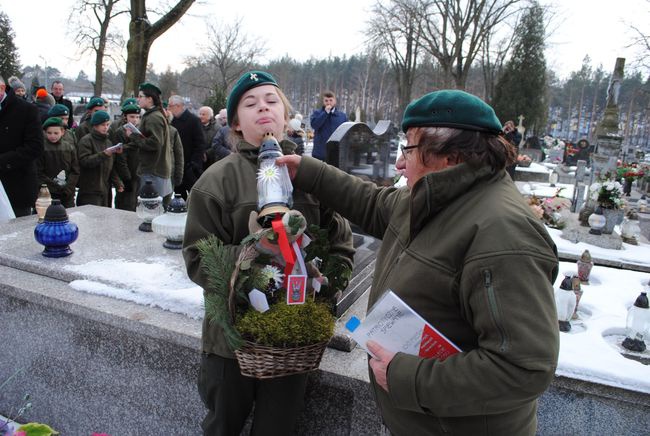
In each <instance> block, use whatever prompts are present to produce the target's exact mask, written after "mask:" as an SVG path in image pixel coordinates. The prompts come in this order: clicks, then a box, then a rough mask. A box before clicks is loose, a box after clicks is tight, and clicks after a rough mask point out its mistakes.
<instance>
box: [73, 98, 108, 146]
mask: <svg viewBox="0 0 650 436" xmlns="http://www.w3.org/2000/svg"><path fill="white" fill-rule="evenodd" d="M97 111H106V102H105V101H104V99H103V98H101V97H93V98H91V99H90V101H88V103H87V104H86V113H85V114H84V115H83V117H81V121H79V127H77V128H76V129H75V131H74V134H75V136H76V138H77V142H78V141H80V140H81V138H83V137H84V136H86V135H87V134H88V133H90V131H91V130H92V125H91V124H90V119H91V118H92V116H93V114H94V113H95V112H97Z"/></svg>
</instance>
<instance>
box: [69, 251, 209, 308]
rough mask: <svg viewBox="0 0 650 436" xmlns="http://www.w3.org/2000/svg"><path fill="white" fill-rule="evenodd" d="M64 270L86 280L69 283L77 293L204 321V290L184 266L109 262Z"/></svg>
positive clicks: (156, 261)
mask: <svg viewBox="0 0 650 436" xmlns="http://www.w3.org/2000/svg"><path fill="white" fill-rule="evenodd" d="M64 268H65V269H67V270H69V271H74V272H77V273H79V274H83V275H84V276H85V277H86V278H87V280H74V281H72V282H70V286H71V287H72V288H74V289H76V290H79V291H84V292H88V293H91V294H98V295H105V296H108V297H114V298H119V299H121V300H127V301H133V302H134V303H137V304H142V305H145V306H155V307H160V308H161V309H165V310H169V311H171V312H177V313H183V314H186V315H188V316H190V317H192V318H195V319H200V318H203V290H202V289H201V288H200V287H199V286H196V285H195V284H194V283H193V282H192V281H190V279H189V278H188V277H187V274H186V273H185V266H184V265H182V264H180V265H179V264H175V263H170V261H169V260H167V259H151V262H131V261H127V260H124V259H106V260H99V261H92V262H88V263H85V264H81V265H67V266H65V267H64Z"/></svg>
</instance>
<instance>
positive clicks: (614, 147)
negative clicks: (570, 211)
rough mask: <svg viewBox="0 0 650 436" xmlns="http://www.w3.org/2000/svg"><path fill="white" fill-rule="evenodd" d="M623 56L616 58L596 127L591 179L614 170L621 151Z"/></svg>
mask: <svg viewBox="0 0 650 436" xmlns="http://www.w3.org/2000/svg"><path fill="white" fill-rule="evenodd" d="M624 66H625V58H616V65H615V66H614V72H613V73H612V78H611V80H610V82H609V87H608V88H607V104H606V106H605V115H604V116H603V119H602V121H601V122H600V123H599V124H598V128H597V129H596V152H595V153H594V155H593V157H592V161H593V162H592V171H591V181H590V182H593V180H598V179H599V178H602V177H604V176H605V174H607V173H608V172H613V171H615V170H616V161H617V159H618V156H619V154H620V152H621V144H622V143H623V136H621V134H620V129H619V107H618V97H619V92H620V88H621V81H622V80H623V67H624Z"/></svg>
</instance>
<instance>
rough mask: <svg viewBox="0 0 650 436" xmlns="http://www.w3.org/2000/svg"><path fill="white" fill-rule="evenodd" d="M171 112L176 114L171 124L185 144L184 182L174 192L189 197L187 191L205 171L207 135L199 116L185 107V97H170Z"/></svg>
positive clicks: (169, 106) (169, 107) (185, 197)
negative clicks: (204, 157) (204, 156)
mask: <svg viewBox="0 0 650 436" xmlns="http://www.w3.org/2000/svg"><path fill="white" fill-rule="evenodd" d="M167 108H168V110H169V112H171V113H172V115H173V116H174V117H173V119H172V121H171V123H170V124H171V125H172V126H174V127H175V128H176V130H178V133H179V134H180V136H181V143H182V144H183V156H184V157H185V171H184V172H183V183H181V185H180V186H176V187H175V188H174V192H176V193H177V194H181V195H182V196H183V198H184V199H187V193H188V192H189V191H190V190H191V189H192V186H193V185H194V183H195V182H196V181H197V180H198V178H199V176H201V173H202V172H203V154H204V153H205V151H206V148H207V146H206V144H205V136H204V135H203V127H202V126H201V120H200V119H199V117H197V116H196V115H194V114H193V113H191V112H190V111H189V110H187V109H186V108H185V102H184V101H183V98H182V97H180V96H178V95H172V96H171V97H169V105H168V107H167Z"/></svg>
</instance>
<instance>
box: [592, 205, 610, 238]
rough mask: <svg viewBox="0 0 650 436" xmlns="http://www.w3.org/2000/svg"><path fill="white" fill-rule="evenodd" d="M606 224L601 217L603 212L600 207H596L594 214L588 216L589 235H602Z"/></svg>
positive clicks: (603, 217)
mask: <svg viewBox="0 0 650 436" xmlns="http://www.w3.org/2000/svg"><path fill="white" fill-rule="evenodd" d="M606 223H607V219H606V218H605V216H604V215H603V210H602V209H601V208H600V207H597V208H596V210H595V211H594V213H592V214H591V215H589V227H591V230H589V233H591V234H592V235H602V234H603V228H605V224H606Z"/></svg>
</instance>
